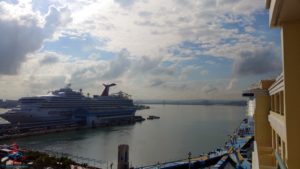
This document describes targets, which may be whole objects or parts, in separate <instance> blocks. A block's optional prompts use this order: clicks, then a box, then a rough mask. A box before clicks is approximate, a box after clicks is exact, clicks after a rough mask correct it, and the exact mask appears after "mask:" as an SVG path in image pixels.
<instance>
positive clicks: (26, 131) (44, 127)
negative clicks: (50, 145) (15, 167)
mask: <svg viewBox="0 0 300 169" xmlns="http://www.w3.org/2000/svg"><path fill="white" fill-rule="evenodd" d="M144 120H145V119H144V118H143V117H141V116H134V117H131V118H126V119H124V118H122V119H113V120H110V121H106V122H105V123H101V124H87V123H86V122H85V121H83V120H73V121H69V120H64V121H49V122H36V123H22V124H0V140H5V139H12V138H19V137H27V136H33V135H41V134H47V133H57V132H64V131H71V130H79V129H86V128H95V127H110V126H118V125H128V124H134V123H137V122H143V121H144Z"/></svg>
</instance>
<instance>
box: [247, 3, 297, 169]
mask: <svg viewBox="0 0 300 169" xmlns="http://www.w3.org/2000/svg"><path fill="white" fill-rule="evenodd" d="M265 5H266V8H267V9H269V24H270V27H278V28H280V29H281V44H282V45H281V46H282V74H281V75H279V76H278V77H277V78H276V79H275V80H262V81H260V83H259V84H258V85H256V86H254V87H252V88H251V89H250V93H252V95H251V94H246V95H247V96H250V99H252V100H253V101H254V121H255V142H254V152H253V159H252V165H253V168H261V169H266V168H289V169H297V168H300V146H299V144H300V132H299V129H300V106H299V96H300V90H299V87H300V1H299V0H266V1H265Z"/></svg>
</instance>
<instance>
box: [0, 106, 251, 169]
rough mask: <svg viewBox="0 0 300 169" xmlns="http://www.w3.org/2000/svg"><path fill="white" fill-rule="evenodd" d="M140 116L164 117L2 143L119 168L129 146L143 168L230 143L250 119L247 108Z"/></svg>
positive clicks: (183, 109) (168, 110) (180, 109)
mask: <svg viewBox="0 0 300 169" xmlns="http://www.w3.org/2000/svg"><path fill="white" fill-rule="evenodd" d="M150 106H151V109H148V110H141V111H138V112H137V113H136V114H137V115H141V116H143V117H144V118H146V117H147V116H149V115H157V116H160V117H161V118H160V119H157V120H146V121H144V122H142V123H136V124H134V125H126V126H117V127H108V128H97V129H85V130H78V131H69V132H63V133H53V134H47V135H40V136H32V137H26V138H19V139H13V140H5V141H1V142H0V143H1V144H3V143H6V144H11V143H13V142H16V143H17V144H20V145H25V146H31V147H36V148H39V149H48V150H55V151H59V152H65V153H70V154H73V155H79V156H83V157H87V158H93V159H97V160H104V161H108V163H109V164H110V163H111V162H113V163H114V167H116V164H117V163H116V161H117V147H118V145H119V144H129V149H130V151H129V158H130V162H131V164H132V165H133V166H142V165H149V164H154V163H157V162H164V161H170V160H176V159H182V158H187V154H188V152H191V153H192V154H193V155H199V154H201V153H206V152H209V151H211V150H213V149H215V148H217V147H221V146H223V145H224V143H225V141H226V140H227V139H228V134H232V132H233V131H234V130H235V129H236V128H237V127H238V126H239V123H240V122H241V120H242V119H243V118H245V116H246V107H238V106H200V105H150Z"/></svg>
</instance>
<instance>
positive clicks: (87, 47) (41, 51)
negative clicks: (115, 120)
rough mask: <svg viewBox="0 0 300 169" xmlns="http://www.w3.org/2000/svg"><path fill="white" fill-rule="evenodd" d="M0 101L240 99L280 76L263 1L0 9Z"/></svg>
mask: <svg viewBox="0 0 300 169" xmlns="http://www.w3.org/2000/svg"><path fill="white" fill-rule="evenodd" d="M0 13H1V15H0V30H2V31H1V32H0V35H1V37H2V38H1V39H0V79H1V81H0V86H1V88H0V92H1V94H2V95H1V97H2V98H7V99H16V98H19V97H22V96H30V95H36V94H44V93H45V92H47V91H49V90H53V89H56V88H59V87H63V86H64V85H65V84H67V83H72V86H73V88H74V89H76V90H78V89H80V88H83V89H84V92H85V93H88V92H89V93H92V94H97V93H100V92H101V90H102V87H101V84H102V83H110V82H114V83H117V84H118V85H117V87H115V88H114V89H113V91H112V92H117V91H119V90H122V91H125V92H128V93H130V94H131V95H133V98H134V99H204V98H206V99H241V92H242V90H244V89H246V88H248V87H249V86H250V85H251V84H253V83H256V82H257V81H258V80H260V79H270V78H274V77H276V76H277V75H278V74H279V73H280V72H281V51H280V32H279V30H278V29H270V28H269V26H268V13H267V10H265V9H264V1H263V0H253V1H246V0H165V1H164V3H161V1H159V0H104V1H103V0H99V1H97V0H95V1H94V0H93V1H92V0H90V1H89V0H87V1H79V0H78V1H76V0H75V1H66V0H45V1H38V0H32V1H31V0H24V1H17V0H14V1H12V0H7V1H5V0H4V1H1V2H0Z"/></svg>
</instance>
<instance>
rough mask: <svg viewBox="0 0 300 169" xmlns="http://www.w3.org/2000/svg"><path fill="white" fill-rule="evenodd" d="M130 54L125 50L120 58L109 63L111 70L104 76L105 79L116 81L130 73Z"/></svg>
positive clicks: (120, 54)
mask: <svg viewBox="0 0 300 169" xmlns="http://www.w3.org/2000/svg"><path fill="white" fill-rule="evenodd" d="M129 57H130V53H129V52H128V51H127V50H126V49H123V50H122V51H121V52H120V53H119V55H118V57H117V58H116V59H115V60H113V61H111V62H110V63H109V70H108V71H107V72H105V74H104V75H103V78H104V79H115V78H118V77H119V76H121V75H123V74H124V73H126V72H127V71H128V68H129V67H130V66H131V61H130V59H129Z"/></svg>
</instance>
